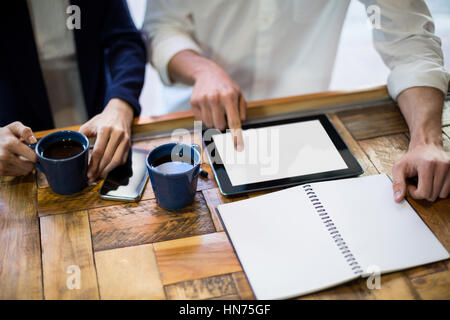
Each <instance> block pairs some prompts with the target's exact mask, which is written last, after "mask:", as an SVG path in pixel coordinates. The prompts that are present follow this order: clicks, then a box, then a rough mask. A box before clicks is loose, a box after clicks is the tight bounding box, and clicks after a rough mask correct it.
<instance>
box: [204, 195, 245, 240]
mask: <svg viewBox="0 0 450 320" xmlns="http://www.w3.org/2000/svg"><path fill="white" fill-rule="evenodd" d="M202 193H203V197H204V198H205V200H206V204H207V206H208V208H209V212H210V213H211V217H212V220H213V222H214V227H215V228H216V231H217V232H220V231H223V225H222V221H221V220H220V218H219V216H218V214H217V211H216V208H217V206H218V205H219V204H222V203H229V202H233V201H239V200H243V199H248V196H247V195H243V196H237V197H226V196H224V195H222V194H221V193H220V191H219V189H216V188H214V189H208V190H203V191H202Z"/></svg>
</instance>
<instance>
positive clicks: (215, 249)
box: [154, 232, 242, 285]
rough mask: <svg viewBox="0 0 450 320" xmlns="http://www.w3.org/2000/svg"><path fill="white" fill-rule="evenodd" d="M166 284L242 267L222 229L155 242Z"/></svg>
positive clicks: (236, 270) (214, 274)
mask: <svg viewBox="0 0 450 320" xmlns="http://www.w3.org/2000/svg"><path fill="white" fill-rule="evenodd" d="M154 248H155V252H156V259H157V261H158V266H159V270H160V272H161V276H162V281H163V284H164V285H168V284H173V283H177V282H182V281H188V280H194V279H200V278H207V277H211V276H217V275H221V274H228V273H233V272H238V271H242V268H241V266H240V264H239V261H238V259H237V257H236V255H235V254H234V251H233V248H232V247H231V244H230V242H229V241H228V238H227V236H226V235H225V233H223V232H217V233H211V234H206V235H201V236H195V237H190V238H184V239H177V240H171V241H165V242H158V243H155V244H154Z"/></svg>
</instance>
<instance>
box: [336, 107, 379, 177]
mask: <svg viewBox="0 0 450 320" xmlns="http://www.w3.org/2000/svg"><path fill="white" fill-rule="evenodd" d="M329 118H330V121H331V122H332V123H333V125H334V127H335V128H336V130H337V131H338V132H339V134H340V135H341V137H342V139H344V141H345V143H346V144H347V146H348V147H349V148H350V151H351V152H352V153H353V155H354V156H355V158H356V159H357V160H358V162H359V164H360V165H361V167H362V168H363V170H364V173H363V174H362V176H366V175H373V174H378V170H377V169H376V168H375V166H374V165H373V163H372V162H371V161H370V160H369V158H368V157H367V155H366V154H365V153H364V150H362V149H361V147H360V145H359V144H358V142H356V141H355V139H354V138H353V137H352V135H351V134H350V132H349V131H348V130H347V128H346V127H345V125H344V124H343V122H342V121H341V119H340V118H339V117H338V116H337V115H336V114H331V115H329Z"/></svg>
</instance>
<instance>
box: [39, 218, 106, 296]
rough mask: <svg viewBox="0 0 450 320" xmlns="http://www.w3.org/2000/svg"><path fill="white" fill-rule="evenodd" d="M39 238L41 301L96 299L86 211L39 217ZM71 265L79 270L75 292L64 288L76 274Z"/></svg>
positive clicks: (66, 287) (95, 282)
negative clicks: (40, 245) (41, 267)
mask: <svg viewBox="0 0 450 320" xmlns="http://www.w3.org/2000/svg"><path fill="white" fill-rule="evenodd" d="M41 238H42V265H43V272H44V294H45V298H46V299H98V298H99V294H98V286H97V276H96V272H95V267H94V259H93V253H92V244H91V235H90V229H89V220H88V215H87V212H86V211H79V212H74V213H69V214H61V215H52V216H46V217H43V218H41ZM71 266H75V268H79V275H80V280H81V282H80V288H79V289H77V288H76V287H75V288H73V287H72V288H70V287H69V286H68V285H67V283H68V282H69V283H70V281H69V278H70V277H72V279H73V277H74V276H76V274H77V272H76V271H75V269H72V270H71V268H74V267H71ZM70 271H72V273H71V272H70Z"/></svg>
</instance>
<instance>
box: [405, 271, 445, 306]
mask: <svg viewBox="0 0 450 320" xmlns="http://www.w3.org/2000/svg"><path fill="white" fill-rule="evenodd" d="M411 283H412V285H413V287H414V289H415V290H416V291H417V293H418V294H419V296H420V297H421V298H422V299H427V300H430V299H439V300H449V299H450V270H445V271H442V272H437V273H433V274H428V275H425V276H423V277H419V278H415V279H413V280H411Z"/></svg>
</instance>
